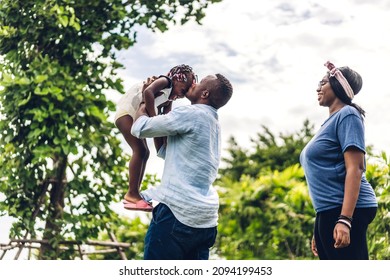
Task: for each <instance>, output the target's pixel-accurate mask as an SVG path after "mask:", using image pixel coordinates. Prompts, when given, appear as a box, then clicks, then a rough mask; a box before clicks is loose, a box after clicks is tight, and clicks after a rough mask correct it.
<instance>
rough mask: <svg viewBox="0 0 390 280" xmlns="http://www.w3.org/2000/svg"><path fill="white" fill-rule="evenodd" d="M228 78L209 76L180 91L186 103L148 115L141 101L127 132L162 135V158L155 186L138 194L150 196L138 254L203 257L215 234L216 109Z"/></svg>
mask: <svg viewBox="0 0 390 280" xmlns="http://www.w3.org/2000/svg"><path fill="white" fill-rule="evenodd" d="M232 93H233V88H232V85H231V83H230V82H229V81H228V80H227V79H226V78H225V77H224V76H223V75H221V74H215V75H209V76H207V77H205V78H204V79H202V80H201V81H200V83H199V84H194V85H193V86H192V87H191V88H190V89H189V91H188V92H187V94H186V97H187V98H188V100H190V101H191V105H188V106H181V107H178V108H175V109H173V110H172V111H171V112H169V113H168V114H166V115H159V116H155V117H153V118H150V117H149V116H148V115H147V111H146V110H145V106H144V105H143V104H141V106H140V108H139V109H138V111H137V114H136V121H135V122H134V124H133V127H132V130H131V133H132V134H133V135H134V136H136V137H138V138H147V137H165V136H166V137H167V144H166V145H162V147H161V148H160V149H159V152H158V154H159V156H161V157H162V158H164V159H165V166H164V172H163V175H162V180H161V185H160V186H158V187H156V188H150V189H148V190H146V191H144V192H143V193H142V195H143V196H144V198H145V199H146V200H155V201H157V202H159V203H158V205H157V206H156V207H155V208H154V209H153V219H152V221H151V224H150V226H149V229H148V232H147V234H146V237H145V248H144V259H154V260H156V259H159V260H161V259H165V260H172V259H178V260H190V259H193V260H206V259H208V258H209V249H210V247H211V246H213V245H214V242H215V239H216V235H217V222H218V207H219V197H218V194H217V192H216V190H215V189H214V188H213V186H212V184H213V182H214V181H215V179H216V177H217V173H218V167H219V163H220V157H221V132H220V125H219V122H218V114H217V110H218V109H219V108H221V107H222V106H224V105H225V104H226V103H227V102H228V101H229V100H230V98H231V96H232Z"/></svg>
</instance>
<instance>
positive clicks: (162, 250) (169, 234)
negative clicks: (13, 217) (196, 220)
mask: <svg viewBox="0 0 390 280" xmlns="http://www.w3.org/2000/svg"><path fill="white" fill-rule="evenodd" d="M216 236H217V227H212V228H193V227H189V226H186V225H184V224H182V223H181V222H179V221H178V220H177V219H176V218H175V216H174V215H173V213H172V211H171V210H170V209H169V208H168V206H166V205H165V204H162V203H159V204H158V205H157V206H156V207H155V208H154V209H153V218H152V221H151V222H150V226H149V229H148V232H147V233H146V237H145V248H144V259H145V260H207V259H208V258H209V250H210V247H211V246H213V245H214V243H215V239H216Z"/></svg>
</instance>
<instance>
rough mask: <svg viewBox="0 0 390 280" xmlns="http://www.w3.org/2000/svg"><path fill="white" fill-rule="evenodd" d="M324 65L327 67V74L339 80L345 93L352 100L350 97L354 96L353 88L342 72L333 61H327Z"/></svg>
mask: <svg viewBox="0 0 390 280" xmlns="http://www.w3.org/2000/svg"><path fill="white" fill-rule="evenodd" d="M324 65H325V66H326V67H327V68H328V69H329V76H330V77H335V78H336V79H337V81H339V83H340V85H341V86H342V87H343V89H344V91H345V93H346V94H347V96H348V97H349V99H351V101H352V99H353V98H354V97H355V94H354V93H353V90H352V88H351V86H350V85H349V83H348V81H347V79H346V78H345V77H344V75H343V73H342V72H341V71H340V70H339V69H338V68H336V67H335V66H334V64H333V63H331V62H329V61H327V62H326V63H325V64H324Z"/></svg>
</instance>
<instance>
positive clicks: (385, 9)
mask: <svg viewBox="0 0 390 280" xmlns="http://www.w3.org/2000/svg"><path fill="white" fill-rule="evenodd" d="M205 13H206V17H205V18H204V19H203V20H202V25H198V24H196V23H195V22H189V23H187V24H185V25H184V26H172V27H171V28H170V30H169V31H167V32H165V33H160V32H155V33H153V32H152V31H150V30H147V29H144V28H138V36H137V43H136V44H135V46H134V47H131V48H130V49H128V50H126V51H120V52H118V54H117V58H118V60H119V62H121V63H122V64H123V65H124V69H122V70H121V71H119V72H118V75H119V76H120V77H121V78H122V79H123V81H124V86H125V88H129V87H130V86H131V85H132V84H133V83H136V82H138V81H140V80H144V79H145V78H146V77H148V76H151V75H161V74H166V73H167V72H168V71H169V70H170V69H171V68H172V67H173V66H175V65H178V64H183V63H184V64H188V65H190V66H192V67H193V69H194V71H195V72H196V74H197V75H198V77H199V78H200V79H201V78H203V77H205V76H207V75H209V74H215V73H221V74H223V75H225V76H226V77H227V78H228V79H229V80H230V81H231V83H232V85H233V89H234V92H233V97H232V99H231V100H230V101H229V103H228V104H227V105H226V106H225V107H223V108H221V109H220V110H219V119H220V123H221V129H222V140H223V143H222V150H223V151H225V150H226V148H227V147H228V143H227V140H228V139H229V138H230V137H232V136H233V137H234V138H235V139H236V141H237V142H238V144H239V145H240V146H241V147H243V148H247V149H250V148H251V147H252V146H251V142H250V139H251V138H255V137H256V134H257V133H259V132H262V131H263V130H262V126H263V125H264V126H266V127H268V128H269V129H270V130H271V131H272V132H273V133H274V134H275V135H278V134H280V133H283V134H286V133H294V132H297V131H299V130H300V129H301V128H302V127H303V123H304V121H305V120H306V119H308V120H310V122H311V123H312V124H314V126H315V130H317V129H318V128H319V127H320V125H321V124H322V122H323V121H324V120H325V119H326V118H327V117H328V108H326V107H320V106H319V105H318V101H317V92H316V89H317V84H318V82H319V81H320V80H321V79H322V77H323V76H324V75H325V74H326V71H327V69H326V67H325V66H323V64H324V63H325V62H326V61H327V60H330V61H332V62H333V63H334V64H335V65H336V66H349V67H350V68H352V69H354V70H355V71H357V72H358V73H360V74H361V76H362V77H363V88H362V90H361V92H360V93H359V94H358V95H357V96H356V97H355V99H354V102H355V103H357V104H359V105H360V106H361V107H363V109H365V110H366V112H367V113H366V119H365V127H366V144H367V145H373V146H374V148H375V150H377V151H386V152H387V153H390V147H389V140H388V137H387V135H388V132H387V131H388V128H389V123H390V106H389V105H390V94H389V93H390V92H389V91H390V86H388V85H387V82H388V81H389V78H388V72H387V71H386V70H387V68H388V67H389V66H390V42H389V39H388V34H390V2H389V1H387V0H369V1H368V0H365V1H364V0H337V1H320V0H312V1H306V0H262V1H259V0H241V1H238V0H223V1H222V2H221V3H216V4H213V5H210V6H209V7H208V8H207V9H206V10H205ZM107 97H108V98H109V99H111V100H113V101H117V100H118V99H119V98H120V94H119V93H115V92H111V93H109V94H108V96H107ZM187 104H189V103H188V100H185V99H183V100H179V101H175V104H174V106H182V105H187ZM110 118H111V119H112V120H113V116H110ZM149 144H150V146H151V147H150V148H151V157H150V159H149V162H148V165H147V170H146V172H147V173H152V174H157V175H161V174H162V168H163V161H162V160H160V159H158V158H156V157H155V151H154V149H153V147H152V142H149ZM122 146H123V149H124V152H128V153H131V151H130V148H129V147H127V146H126V145H125V143H124V142H123V143H122ZM117 208H118V211H122V209H121V207H120V206H118V207H117ZM7 224H9V218H6V217H5V218H0V243H2V242H7V240H8V238H7V228H4V227H6V226H5V225H7Z"/></svg>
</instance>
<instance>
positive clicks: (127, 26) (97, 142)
mask: <svg viewBox="0 0 390 280" xmlns="http://www.w3.org/2000/svg"><path fill="white" fill-rule="evenodd" d="M214 2H220V0H209V1H202V0H193V1H188V0H187V1H182V0H155V1H148V0H144V1H141V0H135V1H123V0H77V1H75V0H36V1H24V0H2V1H1V2H0V70H1V71H0V118H1V119H0V131H1V134H0V193H3V194H4V195H5V197H6V199H5V201H4V202H3V203H1V205H0V211H1V213H0V214H2V215H4V214H8V215H9V216H12V217H15V218H16V219H17V221H16V222H15V223H14V225H13V228H12V231H11V236H13V237H27V236H31V237H32V238H37V237H40V238H43V239H46V240H49V244H47V245H42V246H41V250H40V254H39V258H41V259H64V258H73V255H72V254H67V253H64V252H62V251H60V250H59V246H58V242H59V241H60V240H63V239H66V238H74V239H77V240H81V241H82V240H86V239H87V237H88V238H94V237H97V236H98V234H99V232H100V231H101V230H103V229H104V228H105V227H106V225H107V224H109V223H111V222H113V221H116V220H117V216H116V214H115V213H114V212H113V211H112V210H111V208H110V204H111V203H112V202H114V201H118V200H120V198H121V197H122V195H123V188H124V185H125V184H124V182H125V181H127V179H126V176H127V175H126V172H125V170H126V162H127V160H128V158H127V157H128V156H126V155H123V153H122V151H121V149H120V148H119V140H118V138H117V134H118V132H117V130H116V129H115V127H114V126H113V124H112V123H110V122H108V120H107V117H108V115H109V113H110V111H113V110H114V104H113V103H112V102H110V101H108V100H107V99H106V93H107V92H109V90H115V91H119V92H123V86H122V81H121V80H120V79H118V78H116V77H115V75H116V70H118V69H119V68H121V67H122V65H121V64H120V63H118V61H117V60H116V56H115V53H116V51H117V50H121V49H127V48H129V47H131V46H132V45H133V44H134V43H135V42H136V35H137V33H136V31H135V27H136V26H139V25H144V26H146V27H147V28H149V29H151V30H153V31H162V32H163V31H166V30H167V29H168V27H169V24H170V23H174V24H175V23H180V24H184V23H185V22H187V21H188V20H195V21H197V22H198V23H200V20H201V19H202V18H203V17H204V16H205V14H204V10H205V9H206V8H207V6H208V5H209V4H210V3H214Z"/></svg>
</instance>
